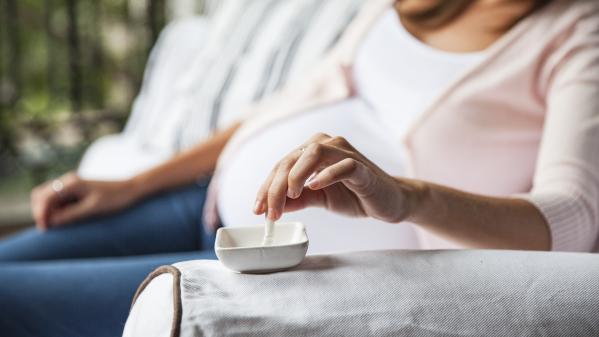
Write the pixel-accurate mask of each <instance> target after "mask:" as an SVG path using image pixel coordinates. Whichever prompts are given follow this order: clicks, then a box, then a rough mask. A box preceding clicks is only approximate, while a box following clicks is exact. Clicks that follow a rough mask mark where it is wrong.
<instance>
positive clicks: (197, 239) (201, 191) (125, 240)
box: [0, 182, 215, 337]
mask: <svg viewBox="0 0 599 337" xmlns="http://www.w3.org/2000/svg"><path fill="white" fill-rule="evenodd" d="M206 185H207V182H202V183H198V184H193V185H190V186H187V187H183V188H180V189H177V190H173V191H170V192H167V193H164V194H162V195H158V196H155V197H152V198H150V199H147V200H145V201H143V202H141V203H139V204H137V205H135V206H133V207H131V208H129V209H127V210H125V211H122V212H120V213H117V214H113V215H109V216H103V217H98V218H94V219H89V220H86V221H81V222H79V223H76V224H71V225H69V226H65V227H63V228H59V229H54V230H50V231H47V232H45V233H42V232H38V231H36V230H34V229H31V230H27V231H24V232H22V233H19V234H17V235H14V236H12V237H9V238H7V239H4V240H1V241H0V335H1V336H37V337H39V336H52V337H53V336H61V337H69V336H120V335H121V333H122V329H123V327H124V323H125V320H126V317H127V313H128V311H129V307H130V304H131V300H132V298H133V294H134V293H135V290H136V289H137V286H138V285H139V284H140V283H141V281H142V280H143V279H144V278H145V276H146V275H147V274H148V273H149V272H151V271H152V270H153V269H155V268H156V267H158V266H160V265H164V264H171V263H174V262H177V261H183V260H191V259H213V258H214V256H215V255H214V251H213V244H214V235H212V234H208V233H205V232H204V230H203V226H202V223H201V212H202V206H203V203H204V198H205V194H206Z"/></svg>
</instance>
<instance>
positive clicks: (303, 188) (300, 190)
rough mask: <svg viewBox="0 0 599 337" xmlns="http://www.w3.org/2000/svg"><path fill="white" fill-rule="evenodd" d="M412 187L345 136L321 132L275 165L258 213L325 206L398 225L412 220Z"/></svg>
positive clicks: (262, 191)
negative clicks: (359, 150) (369, 156)
mask: <svg viewBox="0 0 599 337" xmlns="http://www.w3.org/2000/svg"><path fill="white" fill-rule="evenodd" d="M413 189H414V186H412V185H410V184H409V183H408V182H404V181H402V180H400V179H397V178H394V177H392V176H390V175H388V174H387V173H385V172H384V171H383V170H381V169H380V168H378V167H377V166H376V165H375V164H373V163H372V162H370V161H369V160H368V159H366V158H365V157H364V156H363V155H362V154H360V153H359V152H358V151H357V150H356V149H355V148H354V147H353V146H351V145H350V144H349V143H348V142H347V141H346V140H345V139H344V138H341V137H335V138H331V137H330V136H328V135H325V134H317V135H315V136H313V137H312V138H311V139H310V140H309V141H308V142H306V143H305V144H304V145H303V146H302V147H301V148H300V149H297V150H295V151H293V152H291V153H290V154H288V155H287V156H286V157H285V158H283V159H282V160H281V161H279V163H278V164H277V165H276V166H275V168H274V169H273V170H272V172H271V173H270V175H269V177H268V178H267V179H266V181H265V182H264V184H263V185H262V187H261V188H260V191H259V192H258V195H257V198H256V205H255V207H254V212H255V213H256V214H262V213H264V212H267V215H268V218H269V219H271V220H278V219H279V218H280V217H281V215H282V214H283V212H292V211H295V210H299V209H303V208H306V207H309V206H317V207H324V208H326V209H328V210H331V211H333V212H337V213H340V214H344V215H349V216H354V217H365V216H368V217H373V218H376V219H380V220H383V221H387V222H399V221H402V220H404V219H405V218H406V217H408V215H409V213H410V206H411V202H412V198H413V197H414V196H415V194H413V193H410V191H411V190H413Z"/></svg>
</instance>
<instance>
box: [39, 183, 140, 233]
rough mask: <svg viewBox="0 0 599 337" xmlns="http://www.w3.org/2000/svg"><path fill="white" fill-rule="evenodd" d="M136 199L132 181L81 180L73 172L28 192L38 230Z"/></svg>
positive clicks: (117, 206) (123, 206)
mask: <svg viewBox="0 0 599 337" xmlns="http://www.w3.org/2000/svg"><path fill="white" fill-rule="evenodd" d="M135 200H137V193H136V189H135V188H134V186H133V182H131V181H129V180H126V181H93V180H84V179H81V178H80V177H79V176H77V175H76V174H75V173H68V174H65V175H63V176H62V177H61V178H60V179H56V180H53V181H49V182H46V183H44V184H42V185H40V186H38V187H36V188H34V189H33V191H32V192H31V208H32V213H33V218H34V220H35V222H36V225H37V227H38V228H39V229H41V230H46V229H49V228H52V227H57V226H62V225H64V224H67V223H70V222H73V221H76V220H80V219H83V218H86V217H90V216H94V215H101V214H106V213H110V212H113V211H117V210H119V209H122V208H125V207H127V206H129V205H130V204H132V203H133V202H134V201H135Z"/></svg>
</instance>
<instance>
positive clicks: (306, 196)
mask: <svg viewBox="0 0 599 337" xmlns="http://www.w3.org/2000/svg"><path fill="white" fill-rule="evenodd" d="M324 205H325V195H324V192H323V191H321V190H319V191H313V190H310V189H304V191H302V193H301V195H300V196H299V198H297V199H287V201H286V202H285V208H284V211H285V212H295V211H299V210H302V209H304V208H308V207H324Z"/></svg>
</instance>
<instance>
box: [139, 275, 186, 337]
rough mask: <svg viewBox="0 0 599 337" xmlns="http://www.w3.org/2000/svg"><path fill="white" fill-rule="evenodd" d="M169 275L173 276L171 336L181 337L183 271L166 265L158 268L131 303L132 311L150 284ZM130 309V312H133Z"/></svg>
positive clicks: (148, 277)
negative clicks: (164, 275) (157, 278)
mask: <svg viewBox="0 0 599 337" xmlns="http://www.w3.org/2000/svg"><path fill="white" fill-rule="evenodd" d="M165 273H169V274H171V275H173V323H172V325H171V334H170V337H179V336H180V334H181V318H182V315H183V305H182V303H181V271H180V270H179V269H177V268H176V267H174V266H171V265H165V266H160V267H158V268H156V269H155V270H154V271H153V272H151V273H150V274H149V275H148V276H147V277H146V278H145V279H144V280H143V282H142V283H141V284H140V285H139V287H138V288H137V291H136V292H135V295H133V301H132V303H131V309H133V305H134V304H135V301H137V298H138V297H139V295H141V293H142V292H143V291H144V289H146V287H147V286H148V284H150V282H151V281H152V280H153V279H154V278H155V277H157V276H159V275H162V274H165ZM131 309H129V312H131Z"/></svg>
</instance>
